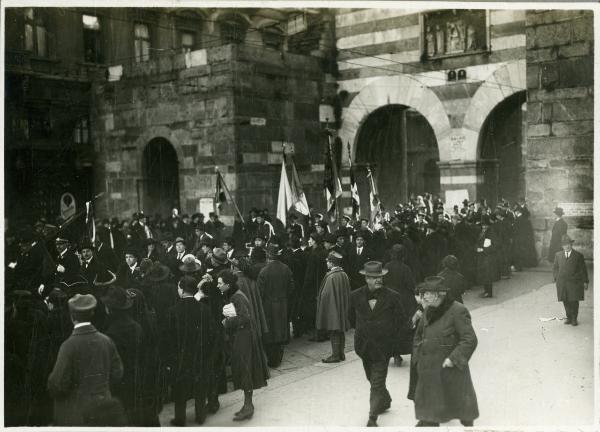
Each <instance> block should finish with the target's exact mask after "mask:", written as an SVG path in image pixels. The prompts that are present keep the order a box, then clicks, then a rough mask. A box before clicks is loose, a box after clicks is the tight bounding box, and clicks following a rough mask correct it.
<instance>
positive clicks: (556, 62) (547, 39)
mask: <svg viewBox="0 0 600 432" xmlns="http://www.w3.org/2000/svg"><path fill="white" fill-rule="evenodd" d="M526 36H527V89H528V102H527V126H528V130H527V148H526V153H527V159H526V165H527V166H526V187H527V199H528V201H529V205H530V209H531V211H532V214H533V216H534V220H533V222H534V227H535V229H536V242H537V247H538V251H539V252H541V253H542V254H543V255H542V256H545V255H546V250H547V246H548V242H549V239H550V231H551V228H552V224H553V215H552V211H553V209H554V207H555V206H558V205H562V206H563V207H565V212H566V221H567V222H568V224H569V234H570V235H571V236H572V237H573V238H574V239H575V242H576V247H577V248H578V249H580V250H582V251H583V252H584V254H585V255H586V258H591V257H592V253H593V217H592V213H591V211H592V203H593V195H594V190H593V182H594V172H593V151H594V143H593V139H594V99H593V98H594V96H593V85H594V81H593V79H594V73H593V67H594V66H593V65H594V61H593V53H594V49H593V43H594V33H593V13H592V12H591V11H578V10H570V11H568V10H560V11H559V10H555V11H528V12H527V16H526Z"/></svg>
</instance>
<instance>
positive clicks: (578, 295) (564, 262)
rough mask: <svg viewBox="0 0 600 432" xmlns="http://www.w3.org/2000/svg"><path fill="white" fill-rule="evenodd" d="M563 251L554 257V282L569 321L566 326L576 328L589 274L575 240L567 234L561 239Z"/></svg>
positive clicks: (566, 321)
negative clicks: (574, 242) (574, 247)
mask: <svg viewBox="0 0 600 432" xmlns="http://www.w3.org/2000/svg"><path fill="white" fill-rule="evenodd" d="M561 245H562V249H563V250H562V251H561V252H556V254H555V255H554V267H553V274H554V282H556V295H557V297H558V301H561V302H563V304H564V306H565V312H566V314H567V319H566V320H565V322H564V323H565V324H571V325H573V326H576V325H577V324H578V322H577V315H578V313H579V302H580V301H581V300H583V298H584V290H587V289H588V283H589V279H588V273H587V267H586V266H585V260H584V259H583V255H582V254H581V253H580V252H577V251H576V250H574V249H573V240H572V239H571V237H569V236H568V235H567V234H565V235H563V236H562V238H561Z"/></svg>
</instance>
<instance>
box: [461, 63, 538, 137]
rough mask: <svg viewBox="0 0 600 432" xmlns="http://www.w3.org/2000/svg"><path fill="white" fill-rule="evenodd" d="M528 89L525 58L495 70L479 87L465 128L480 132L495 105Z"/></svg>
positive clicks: (466, 119) (469, 110) (468, 110)
mask: <svg viewBox="0 0 600 432" xmlns="http://www.w3.org/2000/svg"><path fill="white" fill-rule="evenodd" d="M524 90H527V82H526V65H525V60H516V61H514V62H510V63H507V64H506V65H504V66H502V67H500V68H498V69H497V70H496V71H494V72H493V73H492V74H491V75H490V76H489V77H488V78H487V79H486V80H485V81H484V82H483V83H482V85H481V86H480V87H479V89H477V91H476V92H475V94H474V95H473V98H472V99H471V102H470V103H469V108H468V109H467V112H466V114H465V119H464V121H463V129H466V130H467V131H473V132H476V133H477V134H479V131H480V130H481V128H482V127H483V124H484V122H485V120H486V119H487V117H488V115H489V114H490V113H491V112H492V110H493V109H494V107H496V106H497V105H498V104H499V103H501V102H502V101H503V100H504V99H506V98H507V97H509V96H511V95H513V94H515V93H518V92H520V91H524Z"/></svg>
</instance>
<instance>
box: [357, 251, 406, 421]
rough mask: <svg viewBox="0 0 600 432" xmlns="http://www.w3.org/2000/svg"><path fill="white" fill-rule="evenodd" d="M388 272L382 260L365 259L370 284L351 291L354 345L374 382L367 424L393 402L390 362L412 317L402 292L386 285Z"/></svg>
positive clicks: (365, 270) (371, 381)
mask: <svg viewBox="0 0 600 432" xmlns="http://www.w3.org/2000/svg"><path fill="white" fill-rule="evenodd" d="M387 272H388V271H387V270H386V269H384V268H383V265H382V264H381V262H378V261H369V262H367V263H365V265H364V267H363V270H361V274H362V275H363V276H365V281H366V285H365V286H363V287H361V288H359V289H357V290H355V291H353V292H352V293H351V294H350V308H349V312H348V319H349V321H350V327H351V328H352V327H353V328H354V329H355V332H354V349H355V351H356V354H357V355H358V356H359V357H360V358H361V360H362V362H363V368H364V370H365V374H366V376H367V379H368V380H369V383H370V384H371V394H370V397H369V404H370V409H369V421H368V423H367V426H377V417H378V416H379V414H381V413H382V412H384V411H385V410H387V409H388V408H390V406H391V403H392V398H391V396H390V394H389V392H388V390H387V388H386V387H385V380H386V377H387V371H388V363H389V361H390V358H391V357H392V355H393V354H394V345H395V343H396V339H397V337H398V333H399V332H400V331H401V329H402V327H403V326H404V325H405V324H406V322H407V321H408V317H407V316H406V315H405V314H404V309H403V308H402V299H401V297H400V294H398V293H397V292H395V291H394V290H391V289H390V288H387V287H384V286H383V276H385V275H386V274H387Z"/></svg>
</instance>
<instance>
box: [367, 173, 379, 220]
mask: <svg viewBox="0 0 600 432" xmlns="http://www.w3.org/2000/svg"><path fill="white" fill-rule="evenodd" d="M367 178H368V179H369V189H370V190H369V201H370V206H371V223H373V220H375V216H377V213H379V210H380V206H381V201H379V194H378V192H377V183H376V182H375V178H374V176H373V172H372V171H371V167H370V166H367Z"/></svg>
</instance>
